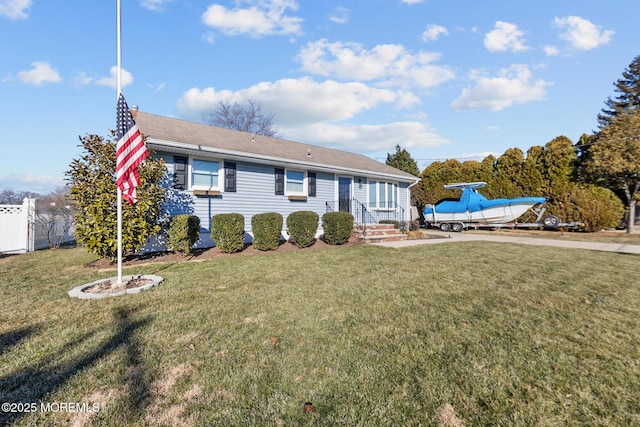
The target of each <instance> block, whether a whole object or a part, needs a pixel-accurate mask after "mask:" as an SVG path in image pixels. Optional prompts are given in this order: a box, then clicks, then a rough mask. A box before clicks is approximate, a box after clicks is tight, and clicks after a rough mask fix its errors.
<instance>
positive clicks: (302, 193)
mask: <svg viewBox="0 0 640 427" xmlns="http://www.w3.org/2000/svg"><path fill="white" fill-rule="evenodd" d="M289 172H301V173H302V175H303V176H302V191H289V190H288V189H287V184H288V181H289V179H288V173H289ZM284 195H285V196H308V195H309V181H308V177H307V171H306V170H302V169H285V170H284Z"/></svg>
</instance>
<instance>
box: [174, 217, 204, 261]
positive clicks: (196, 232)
mask: <svg viewBox="0 0 640 427" xmlns="http://www.w3.org/2000/svg"><path fill="white" fill-rule="evenodd" d="M199 238H200V218H198V217H197V216H195V215H189V214H182V215H176V216H174V217H173V218H171V222H170V223H169V230H168V231H167V246H168V247H169V248H170V249H171V250H174V251H176V252H180V253H182V254H188V253H191V246H193V245H194V243H196V242H197V241H198V239H199Z"/></svg>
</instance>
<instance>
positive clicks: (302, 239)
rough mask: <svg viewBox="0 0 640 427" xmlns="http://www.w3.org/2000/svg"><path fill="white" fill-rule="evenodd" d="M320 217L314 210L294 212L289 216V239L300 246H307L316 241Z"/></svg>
mask: <svg viewBox="0 0 640 427" xmlns="http://www.w3.org/2000/svg"><path fill="white" fill-rule="evenodd" d="M319 219H320V217H319V216H318V214H317V213H315V212H313V211H298V212H292V213H291V214H289V216H288V217H287V229H288V231H289V241H290V242H291V243H293V244H294V245H296V246H297V247H299V248H306V247H309V246H311V245H313V244H314V243H315V241H316V231H317V230H318V221H319Z"/></svg>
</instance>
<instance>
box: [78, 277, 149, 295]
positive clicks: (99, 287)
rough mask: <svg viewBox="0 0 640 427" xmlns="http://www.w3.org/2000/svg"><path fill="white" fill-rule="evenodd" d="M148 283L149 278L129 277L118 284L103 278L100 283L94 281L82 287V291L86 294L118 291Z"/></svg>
mask: <svg viewBox="0 0 640 427" xmlns="http://www.w3.org/2000/svg"><path fill="white" fill-rule="evenodd" d="M149 283H151V279H143V278H136V279H129V280H127V281H126V282H123V283H121V284H119V285H118V284H117V283H116V281H114V280H103V281H102V282H100V283H96V284H95V285H93V286H90V287H88V288H85V289H83V290H82V292H86V293H88V294H101V293H105V292H119V291H124V290H126V289H134V288H140V287H142V286H144V285H148V284H149Z"/></svg>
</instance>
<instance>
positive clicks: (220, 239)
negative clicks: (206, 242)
mask: <svg viewBox="0 0 640 427" xmlns="http://www.w3.org/2000/svg"><path fill="white" fill-rule="evenodd" d="M211 239H212V240H213V241H214V242H215V243H216V246H217V247H218V248H219V249H220V250H221V251H222V252H225V253H228V254H231V253H234V252H240V251H241V250H243V249H244V216H242V215H241V214H239V213H228V214H218V215H214V216H213V217H212V218H211Z"/></svg>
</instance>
